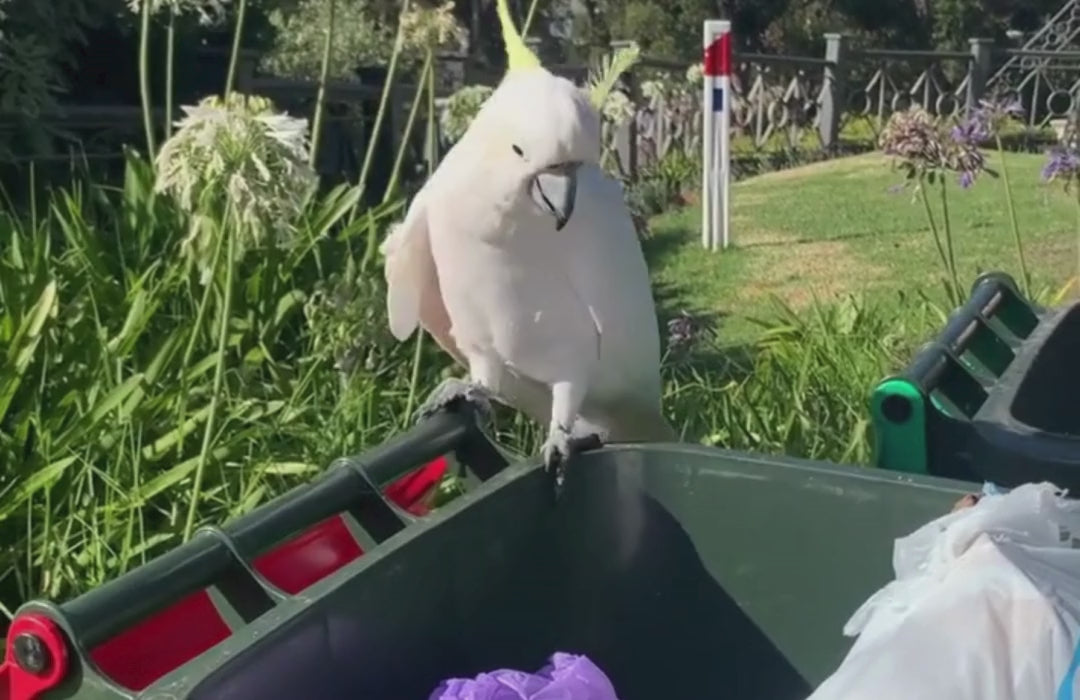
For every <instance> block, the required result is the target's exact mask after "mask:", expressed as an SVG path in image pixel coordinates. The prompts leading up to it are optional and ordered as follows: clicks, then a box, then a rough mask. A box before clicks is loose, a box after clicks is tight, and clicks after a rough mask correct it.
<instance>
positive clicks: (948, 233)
mask: <svg viewBox="0 0 1080 700" xmlns="http://www.w3.org/2000/svg"><path fill="white" fill-rule="evenodd" d="M940 182H941V219H942V221H943V222H944V223H943V226H944V228H945V249H946V251H948V253H949V274H950V275H952V283H953V289H955V290H956V303H958V304H959V303H961V302H963V301H964V297H965V296H966V295H965V294H964V292H963V291H962V290H961V288H960V277H959V275H958V274H957V272H956V255H955V254H954V253H953V241H952V224H951V223H950V222H949V197H948V194H947V190H946V188H945V178H940Z"/></svg>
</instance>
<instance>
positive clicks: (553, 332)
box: [381, 0, 676, 485]
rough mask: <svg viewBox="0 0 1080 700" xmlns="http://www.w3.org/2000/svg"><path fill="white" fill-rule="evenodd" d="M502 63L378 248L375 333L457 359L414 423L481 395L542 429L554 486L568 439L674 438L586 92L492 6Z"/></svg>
mask: <svg viewBox="0 0 1080 700" xmlns="http://www.w3.org/2000/svg"><path fill="white" fill-rule="evenodd" d="M498 12H499V18H500V21H501V23H502V27H503V35H504V38H505V41H506V50H507V56H508V58H509V70H508V72H507V75H506V76H505V78H504V79H503V80H502V82H501V83H500V84H499V86H498V87H497V88H496V89H495V90H494V92H493V93H492V94H491V96H490V97H489V98H488V99H487V101H486V102H485V103H484V104H483V106H482V107H481V108H480V110H479V112H478V113H477V115H476V117H475V119H474V120H473V122H472V124H471V125H470V126H469V128H468V130H467V131H466V132H465V134H464V135H463V136H462V138H461V139H460V140H459V141H458V142H457V143H456V144H455V145H454V146H453V147H452V148H451V149H450V150H449V152H448V153H447V154H446V157H445V158H444V159H443V161H442V163H441V164H440V165H439V167H438V168H437V169H436V171H435V172H434V173H433V174H432V176H431V177H430V178H429V179H428V181H427V182H426V183H425V184H424V186H423V188H422V189H421V190H420V191H419V192H418V193H417V194H416V196H415V197H414V198H413V200H412V202H411V203H410V205H409V208H408V211H407V213H406V215H405V218H404V221H403V222H401V223H400V224H398V225H397V226H395V227H394V228H393V230H392V231H391V233H390V234H389V236H388V237H387V239H386V241H385V242H384V243H383V245H382V248H381V250H382V253H383V255H384V256H385V274H386V280H387V284H388V293H387V294H388V297H387V305H388V311H389V317H390V329H391V331H392V332H393V334H394V336H395V337H396V338H398V339H399V340H405V339H406V338H408V337H409V336H410V335H411V334H412V333H413V331H414V330H415V329H416V327H417V326H418V325H419V326H421V327H423V328H424V329H426V330H427V332H428V333H430V334H431V336H432V337H433V338H435V340H436V342H438V344H439V345H440V346H441V347H442V348H443V349H444V350H445V351H446V352H447V353H449V354H450V355H452V356H453V357H454V358H455V359H456V360H457V361H458V362H459V363H460V364H462V365H464V366H465V367H467V368H468V373H469V378H468V380H467V381H462V380H457V379H450V380H447V381H445V382H443V383H442V384H441V385H440V386H439V387H438V388H437V389H436V390H435V391H434V392H433V393H432V395H431V396H430V397H429V398H428V400H427V402H426V403H425V405H424V407H422V409H421V413H422V415H427V414H430V413H431V412H432V411H434V410H437V409H438V408H441V407H442V406H445V405H446V404H448V403H450V402H451V401H454V400H456V399H460V398H464V399H465V400H468V401H472V402H474V403H477V404H479V405H480V406H481V407H482V408H483V407H485V406H486V405H487V403H486V402H487V399H488V397H492V398H494V399H496V400H498V401H500V402H501V403H505V404H508V405H510V406H512V407H514V408H517V409H518V410H520V411H523V412H524V413H525V414H527V415H528V416H530V417H531V418H533V419H534V420H537V421H540V422H541V423H543V422H544V421H547V422H548V424H549V432H548V437H547V441H546V442H545V444H544V447H543V458H544V462H545V464H546V466H547V467H548V468H549V469H551V468H555V473H556V478H557V484H559V485H561V483H562V476H563V471H562V470H563V468H564V467H565V460H566V458H567V457H569V453H570V449H571V447H572V445H573V444H574V443H575V442H577V440H578V439H585V438H589V437H592V436H595V437H598V438H599V439H600V440H601V441H605V442H630V441H668V440H675V439H676V435H675V431H674V430H673V429H672V427H671V425H670V424H669V423H668V422H667V420H666V419H665V418H664V415H663V413H662V411H661V406H660V399H661V380H660V338H659V330H658V322H657V317H656V308H655V304H654V301H653V296H652V290H651V287H650V282H649V274H648V270H647V268H646V265H645V259H644V255H643V254H642V250H641V244H640V242H639V240H638V237H637V234H636V231H635V228H634V224H633V221H632V219H631V217H630V212H629V210H628V208H627V206H626V203H625V200H624V198H623V191H622V187H621V185H620V184H619V183H618V182H617V181H615V180H613V179H611V178H609V177H608V176H607V175H606V174H605V173H604V172H603V171H602V170H601V168H600V164H599V160H600V152H601V143H600V116H599V114H598V111H597V108H596V107H595V106H594V105H593V104H592V103H591V102H590V100H589V96H588V94H587V93H586V92H585V91H584V90H582V89H580V88H578V87H577V86H575V85H574V84H573V83H572V82H570V81H568V80H566V79H564V78H561V77H556V76H555V75H553V74H551V73H550V72H548V71H547V70H545V69H544V68H543V67H542V66H541V65H540V62H539V60H538V59H537V57H536V56H535V55H534V54H533V53H532V52H531V51H530V50H529V49H528V48H527V47H526V46H525V43H524V41H523V40H522V38H521V36H520V35H519V34H518V32H517V29H516V28H515V27H514V24H513V21H512V19H511V18H510V12H509V9H508V8H507V6H506V0H499V3H498Z"/></svg>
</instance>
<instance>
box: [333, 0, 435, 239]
mask: <svg viewBox="0 0 1080 700" xmlns="http://www.w3.org/2000/svg"><path fill="white" fill-rule="evenodd" d="M408 12H409V0H403V2H402V3H401V13H400V14H399V15H398V27H397V36H396V37H395V38H394V51H393V53H391V54H390V62H389V63H387V65H386V80H385V81H384V82H383V89H382V95H381V96H380V97H379V111H378V112H376V113H375V123H374V124H372V125H371V138H369V139H368V145H367V150H366V151H365V152H364V163H363V165H361V166H360V181H359V182H358V183H357V184H358V186H359V188H360V192H361V195H360V199H363V192H364V190H365V189H366V188H367V179H368V173H369V172H370V171H371V164H372V163H373V162H374V161H375V146H376V145H378V143H379V132H380V131H382V124H383V120H384V119H385V118H386V106H387V104H388V103H389V102H390V93H391V92H392V91H393V85H394V74H395V73H396V72H397V64H398V56H400V55H401V49H402V47H403V46H404V45H405V21H404V20H405V16H406V15H407V14H408ZM416 89H417V90H420V89H422V88H421V87H420V86H419V85H417V86H416ZM360 199H357V200H356V203H354V204H353V206H352V211H351V212H349V219H352V218H353V217H355V215H356V208H357V206H358V205H359V204H360Z"/></svg>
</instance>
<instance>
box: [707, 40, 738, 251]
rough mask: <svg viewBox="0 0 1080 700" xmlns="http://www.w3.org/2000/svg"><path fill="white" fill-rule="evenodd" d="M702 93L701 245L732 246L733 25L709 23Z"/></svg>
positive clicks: (710, 247)
mask: <svg viewBox="0 0 1080 700" xmlns="http://www.w3.org/2000/svg"><path fill="white" fill-rule="evenodd" d="M704 49H705V55H704V59H703V60H704V71H703V72H704V80H703V81H702V82H703V83H704V86H703V92H702V103H701V107H702V119H703V122H702V131H701V142H702V148H703V151H704V152H703V153H702V163H703V165H702V177H701V188H702V197H701V218H702V221H701V242H702V245H704V246H705V248H707V249H709V250H716V249H717V248H727V247H728V245H730V243H731V212H730V208H731V22H729V21H728V20H719V19H707V20H705V31H704Z"/></svg>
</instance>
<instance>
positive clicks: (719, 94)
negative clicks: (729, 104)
mask: <svg viewBox="0 0 1080 700" xmlns="http://www.w3.org/2000/svg"><path fill="white" fill-rule="evenodd" d="M712 111H714V112H722V111H724V88H722V87H717V88H713V91H712Z"/></svg>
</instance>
